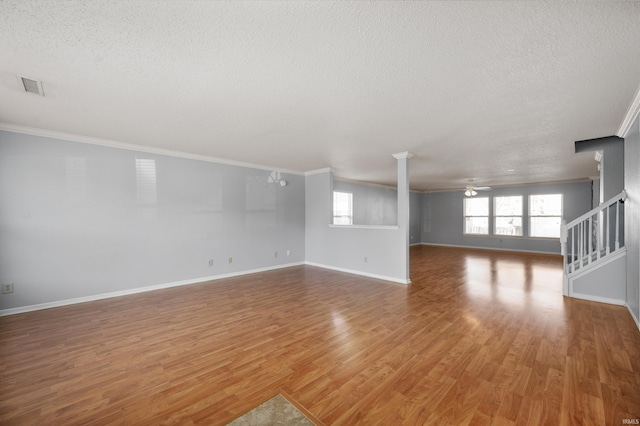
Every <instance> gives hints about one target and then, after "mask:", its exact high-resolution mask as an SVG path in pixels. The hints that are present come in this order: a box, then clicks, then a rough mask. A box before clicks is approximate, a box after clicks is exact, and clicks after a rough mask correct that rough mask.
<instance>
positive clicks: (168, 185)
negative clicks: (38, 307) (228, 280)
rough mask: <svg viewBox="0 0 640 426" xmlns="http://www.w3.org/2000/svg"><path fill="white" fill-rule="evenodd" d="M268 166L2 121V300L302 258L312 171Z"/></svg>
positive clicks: (72, 294) (17, 302) (101, 290)
mask: <svg viewBox="0 0 640 426" xmlns="http://www.w3.org/2000/svg"><path fill="white" fill-rule="evenodd" d="M136 159H139V160H140V159H143V160H155V171H156V177H157V179H156V186H155V196H154V186H153V182H152V181H151V180H150V179H147V180H145V178H144V177H143V176H142V175H141V176H140V178H138V177H137V169H136ZM147 166H149V164H147ZM140 172H141V173H143V171H142V169H140ZM152 172H153V170H152V169H149V167H147V173H149V174H153V173H152ZM268 175H269V172H268V171H263V170H257V169H251V168H244V167H237V166H230V165H224V164H216V163H209V162H204V161H196V160H188V159H181V158H175V157H169V156H162V155H152V154H145V153H141V152H134V151H127V150H122V149H115V148H108V147H102V146H95V145H88V144H82V143H76V142H69V141H63V140H58V139H50V138H43V137H36V136H29V135H23V134H17V133H11V132H4V131H0V283H14V284H15V291H14V293H13V294H7V295H2V296H1V299H0V302H1V303H0V309H8V308H16V307H23V306H29V305H34V304H40V303H47V302H53V301H60V300H67V299H72V298H78V297H87V296H91V295H99V294H105V293H111V292H117V291H126V290H131V289H135V288H140V287H146V286H153V285H160V284H166V283H172V282H177V281H183V280H190V279H198V278H207V277H214V276H216V275H223V274H230V273H235V272H241V271H248V270H253V269H262V268H269V267H277V266H279V265H284V264H289V263H296V262H303V261H304V259H305V253H304V249H305V245H304V238H305V224H304V221H305V212H304V206H305V199H304V189H305V188H304V185H305V180H304V177H302V176H297V175H283V178H284V179H286V180H287V181H288V182H289V185H287V186H286V187H281V186H279V185H277V184H273V183H271V184H269V183H267V177H268ZM154 201H155V202H154ZM145 203H147V204H145ZM287 250H290V253H291V254H290V255H289V256H287V255H286V251H287ZM274 251H277V252H278V257H277V258H276V257H274ZM228 257H233V263H231V264H229V263H228V262H227V258H228ZM210 259H213V266H211V267H210V266H209V265H208V262H209V260H210Z"/></svg>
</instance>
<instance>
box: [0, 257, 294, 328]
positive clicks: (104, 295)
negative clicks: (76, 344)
mask: <svg viewBox="0 0 640 426" xmlns="http://www.w3.org/2000/svg"><path fill="white" fill-rule="evenodd" d="M304 264H305V263H304V262H294V263H286V264H283V265H276V266H267V267H265V268H257V269H250V270H246V271H238V272H231V273H228V274H220V275H213V276H209V277H201V278H193V279H189V280H182V281H174V282H170V283H164V284H156V285H151V286H147V287H138V288H132V289H128V290H121V291H114V292H111V293H102V294H94V295H91V296H84V297H77V298H74V299H66V300H57V301H55V302H47V303H39V304H37V305H29V306H21V307H18V308H9V309H3V310H0V317H3V316H6V315H15V314H22V313H25V312H31V311H39V310H41V309H49V308H58V307H60V306H67V305H75V304H77V303H84V302H93V301H96V300H102V299H110V298H112V297H120V296H128V295H131V294H137V293H145V292H147V291H154V290H161V289H165V288H170V287H179V286H183V285H190V284H199V283H205V282H207V281H215V280H220V279H224V278H231V277H237V276H240V275H249V274H255V273H258V272H266V271H271V270H274V269H282V268H290V267H292V266H300V265H304Z"/></svg>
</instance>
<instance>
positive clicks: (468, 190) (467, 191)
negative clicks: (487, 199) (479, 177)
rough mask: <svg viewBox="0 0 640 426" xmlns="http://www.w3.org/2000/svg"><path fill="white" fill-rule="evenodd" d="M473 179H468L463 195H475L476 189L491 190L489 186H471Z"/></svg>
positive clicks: (476, 193)
mask: <svg viewBox="0 0 640 426" xmlns="http://www.w3.org/2000/svg"><path fill="white" fill-rule="evenodd" d="M472 183H473V179H469V185H467V187H466V188H465V189H464V195H466V196H467V197H475V196H476V195H478V191H491V187H490V186H473V185H472Z"/></svg>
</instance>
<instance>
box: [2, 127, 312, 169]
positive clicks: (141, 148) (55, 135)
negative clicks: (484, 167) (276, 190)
mask: <svg viewBox="0 0 640 426" xmlns="http://www.w3.org/2000/svg"><path fill="white" fill-rule="evenodd" d="M0 130H4V131H7V132H13V133H21V134H25V135H32V136H40V137H45V138H52V139H60V140H65V141H71V142H79V143H85V144H89V145H98V146H106V147H109V148H117V149H125V150H127V151H137V152H144V153H147V154H157V155H167V156H170V157H177V158H186V159H189V160H198V161H206V162H208V163H218V164H226V165H229V166H237V167H247V168H250V169H257V170H268V171H278V172H281V173H288V174H292V175H299V176H306V174H305V173H304V172H300V171H294V170H286V169H279V168H274V167H269V166H265V165H260V164H252V163H244V162H242V161H233V160H225V159H223V158H216V157H209V156H207V155H198V154H190V153H187V152H182V151H174V150H171V149H163V148H154V147H151V146H145V145H136V144H132V143H128V142H120V141H114V140H110V139H101V138H94V137H90V136H82V135H74V134H71V133H63V132H56V131H54V130H46V129H37V128H35V127H26V126H18V125H16V124H9V123H3V122H0Z"/></svg>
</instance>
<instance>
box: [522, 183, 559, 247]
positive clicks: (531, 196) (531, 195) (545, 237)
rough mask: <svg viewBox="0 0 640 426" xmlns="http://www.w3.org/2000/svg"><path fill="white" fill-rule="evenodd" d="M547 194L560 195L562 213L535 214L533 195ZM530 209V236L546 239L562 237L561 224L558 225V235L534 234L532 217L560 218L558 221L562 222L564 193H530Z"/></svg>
mask: <svg viewBox="0 0 640 426" xmlns="http://www.w3.org/2000/svg"><path fill="white" fill-rule="evenodd" d="M545 196H559V197H560V214H559V215H555V214H554V215H550V214H534V213H533V211H532V209H533V207H534V203H533V197H545ZM528 210H529V211H528V212H527V213H528V221H529V235H528V236H529V237H531V238H544V239H560V232H561V231H560V226H558V233H557V236H548V235H542V236H541V235H533V226H532V223H531V222H532V219H535V218H558V222H559V223H560V224H562V218H563V217H564V194H562V193H554V194H530V195H529V209H528Z"/></svg>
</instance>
